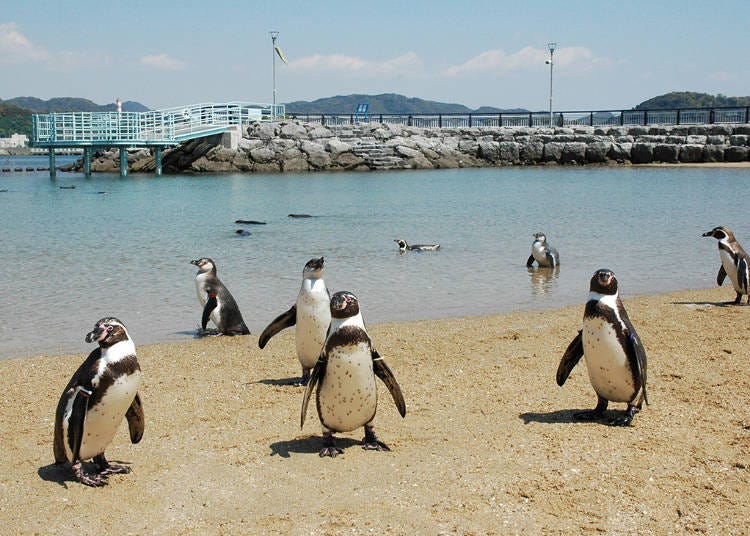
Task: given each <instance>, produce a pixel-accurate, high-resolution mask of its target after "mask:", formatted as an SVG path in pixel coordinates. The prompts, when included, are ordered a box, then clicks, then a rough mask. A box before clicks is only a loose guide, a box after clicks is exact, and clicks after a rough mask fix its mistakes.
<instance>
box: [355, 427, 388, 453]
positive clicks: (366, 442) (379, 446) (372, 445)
mask: <svg viewBox="0 0 750 536" xmlns="http://www.w3.org/2000/svg"><path fill="white" fill-rule="evenodd" d="M362 448H363V449H365V450H379V451H384V450H385V451H389V452H390V450H391V449H390V448H388V445H386V444H385V443H383V442H382V441H380V440H379V439H378V437H377V436H376V435H375V429H374V428H372V427H369V426H365V437H363V438H362Z"/></svg>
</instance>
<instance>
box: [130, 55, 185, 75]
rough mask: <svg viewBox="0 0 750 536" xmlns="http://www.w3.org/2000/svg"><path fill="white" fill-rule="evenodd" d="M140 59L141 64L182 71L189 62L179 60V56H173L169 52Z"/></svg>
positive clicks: (164, 69) (165, 69)
mask: <svg viewBox="0 0 750 536" xmlns="http://www.w3.org/2000/svg"><path fill="white" fill-rule="evenodd" d="M139 61H140V63H141V65H145V66H146V67H152V68H154V69H160V70H163V71H181V70H183V69H185V68H187V66H188V64H187V62H185V61H182V60H178V59H177V58H172V57H170V56H168V55H167V54H152V55H149V56H143V57H142V58H141V59H140V60H139Z"/></svg>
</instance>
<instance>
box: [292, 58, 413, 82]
mask: <svg viewBox="0 0 750 536" xmlns="http://www.w3.org/2000/svg"><path fill="white" fill-rule="evenodd" d="M423 67H424V66H423V64H422V60H420V59H419V56H417V54H416V53H414V52H407V53H406V54H402V55H401V56H396V57H395V58H391V59H387V60H383V61H373V60H367V59H364V58H358V57H356V56H347V55H344V54H328V55H323V54H314V55H312V56H305V57H302V58H298V59H294V60H291V61H290V62H289V68H291V69H296V70H315V71H329V72H332V71H340V72H343V73H351V72H356V73H357V74H359V75H369V76H384V75H400V74H413V73H414V72H415V71H422V70H423Z"/></svg>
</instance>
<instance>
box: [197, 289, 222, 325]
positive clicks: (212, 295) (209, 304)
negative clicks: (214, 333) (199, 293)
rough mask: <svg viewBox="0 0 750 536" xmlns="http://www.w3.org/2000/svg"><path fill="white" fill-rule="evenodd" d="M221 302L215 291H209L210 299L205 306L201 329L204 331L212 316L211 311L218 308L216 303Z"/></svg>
mask: <svg viewBox="0 0 750 536" xmlns="http://www.w3.org/2000/svg"><path fill="white" fill-rule="evenodd" d="M218 303H219V302H218V301H217V300H216V293H215V292H209V293H208V299H207V300H206V305H205V307H203V318H201V329H202V330H203V331H206V326H207V325H208V319H209V318H211V313H212V312H213V310H214V309H216V305H217V304H218Z"/></svg>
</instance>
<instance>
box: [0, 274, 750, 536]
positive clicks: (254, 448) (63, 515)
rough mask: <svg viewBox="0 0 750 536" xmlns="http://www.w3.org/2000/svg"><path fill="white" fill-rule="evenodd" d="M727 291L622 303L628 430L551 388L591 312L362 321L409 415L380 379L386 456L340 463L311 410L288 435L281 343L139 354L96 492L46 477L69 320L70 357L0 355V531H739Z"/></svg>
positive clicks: (749, 438) (208, 344)
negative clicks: (139, 436) (643, 359)
mask: <svg viewBox="0 0 750 536" xmlns="http://www.w3.org/2000/svg"><path fill="white" fill-rule="evenodd" d="M585 296H586V293H585V290H584V291H583V292H582V296H581V299H582V300H584V299H585ZM733 297H734V293H733V292H732V290H731V288H728V287H723V288H716V289H708V290H696V291H680V292H674V293H669V294H661V295H655V296H641V297H632V296H627V295H624V296H623V298H624V303H625V306H626V308H627V309H628V312H629V314H630V317H631V319H632V321H633V323H634V325H635V326H636V328H637V329H638V331H639V334H640V336H641V339H642V341H643V344H644V346H645V347H646V350H647V353H648V359H649V370H648V381H649V383H648V389H649V398H650V401H651V405H650V406H647V407H645V408H644V410H643V411H642V412H640V413H639V414H638V415H636V417H635V419H634V421H633V425H632V426H631V427H629V428H617V427H611V426H608V425H606V424H604V423H579V422H575V421H574V420H573V419H572V414H573V413H574V412H575V411H580V410H582V409H591V408H593V407H594V405H595V403H596V396H595V394H594V392H593V389H592V388H591V386H590V384H589V382H588V377H587V375H586V370H585V365H584V364H583V362H581V363H580V364H579V365H578V367H577V368H576V369H575V370H574V371H573V373H572V375H571V377H570V379H569V380H568V382H567V383H566V384H565V386H563V387H562V388H561V387H558V386H557V385H556V383H555V370H556V368H557V365H558V362H559V359H560V357H561V355H562V353H563V351H564V350H565V348H566V346H567V345H568V343H569V342H570V340H571V339H572V338H573V336H574V335H575V334H576V332H577V330H578V329H579V328H580V324H581V317H582V314H583V304H580V305H576V306H571V307H566V308H562V309H554V310H547V311H536V312H514V313H510V314H502V315H495V316H486V317H476V318H461V319H444V320H435V321H417V322H405V323H394V324H377V325H372V326H370V327H369V331H370V335H371V336H372V338H373V341H374V343H375V345H376V346H377V347H378V349H379V351H380V353H381V355H382V356H383V357H384V358H385V359H386V361H387V362H388V364H389V366H390V368H391V369H392V370H393V372H394V374H395V376H396V378H397V379H398V381H399V383H400V384H401V387H402V390H403V393H404V396H405V398H406V403H407V415H406V418H405V419H402V418H401V417H400V416H399V415H398V413H397V411H396V408H395V406H394V404H393V402H392V400H391V399H390V396H389V395H388V392H387V390H386V389H385V387H384V386H383V385H382V384H379V387H378V388H379V393H380V404H379V408H378V415H377V419H376V426H377V431H378V435H379V437H380V439H381V440H382V441H384V442H385V443H387V444H388V445H389V446H390V447H391V449H392V451H391V452H371V451H364V450H362V449H361V448H360V446H359V442H360V440H361V438H362V431H361V430H357V431H355V432H352V433H349V434H340V435H339V436H338V437H339V438H340V440H339V444H340V446H342V447H343V448H344V450H345V452H344V454H343V455H340V456H339V457H337V458H335V459H330V458H325V459H324V458H320V457H319V456H318V450H319V449H320V447H321V437H320V426H319V423H318V419H317V414H316V412H315V407H314V404H311V407H310V411H309V412H308V415H307V421H306V422H305V425H304V428H303V429H302V430H300V428H299V414H300V406H301V402H302V394H303V390H302V388H301V387H297V386H293V385H289V384H288V382H289V381H290V380H291V379H293V378H295V377H297V376H298V375H299V372H300V371H299V364H298V362H297V360H296V357H295V353H294V336H293V335H294V334H293V331H292V330H287V331H285V332H283V333H282V334H280V335H278V336H277V337H276V338H274V339H273V340H272V341H271V343H270V344H269V345H268V346H267V347H266V349H265V350H262V351H261V350H259V349H258V346H257V334H254V335H249V336H244V337H235V338H227V337H218V338H206V339H201V340H196V341H193V342H188V343H184V344H165V345H152V346H139V347H138V357H139V361H140V364H141V368H142V370H143V383H142V388H141V397H142V399H143V403H144V407H145V412H146V433H145V436H144V439H143V440H142V441H141V443H139V444H137V445H131V444H130V442H129V439H128V434H127V427H126V425H125V423H123V425H122V427H121V430H120V431H119V432H118V434H117V436H116V437H115V439H114V441H113V443H112V445H111V446H110V447H109V449H108V450H107V457H108V458H109V460H110V461H113V462H121V463H124V464H127V465H128V466H130V467H131V468H132V473H131V474H128V475H114V476H112V477H110V479H109V485H108V486H106V487H104V488H99V489H93V488H87V487H85V486H83V485H81V484H79V483H78V482H76V481H75V480H74V478H73V475H72V472H71V470H70V467H69V466H67V465H66V466H62V467H58V466H54V465H53V464H52V462H53V457H52V437H53V418H54V410H55V406H56V404H57V400H58V397H59V396H60V392H61V390H62V389H63V387H64V386H65V384H66V382H67V381H68V379H69V377H70V375H71V374H72V372H73V371H74V370H75V369H76V367H77V366H78V365H79V364H80V363H81V361H82V360H83V358H84V357H85V355H86V354H87V353H88V352H89V351H91V350H92V349H93V346H91V345H86V344H85V343H84V342H83V337H84V335H85V333H86V332H87V331H89V330H90V329H91V326H90V325H86V326H81V328H80V330H81V334H80V336H81V353H80V354H77V355H70V356H30V357H25V358H22V359H10V360H4V361H0V389H2V392H3V393H4V396H3V397H2V398H1V399H0V404H1V405H2V436H3V446H4V448H3V449H2V451H1V452H0V457H1V460H2V461H1V462H0V467H2V473H1V476H0V488H1V489H2V494H1V495H0V523H2V526H3V532H4V533H6V534H63V533H65V534H71V533H74V534H369V533H389V534H514V533H521V534H579V533H603V534H683V533H705V534H747V531H748V522H749V520H750V499H749V497H750V371H749V367H748V364H749V363H750V344H748V339H749V338H750V331H748V329H747V324H748V322H747V319H748V318H749V317H748V315H750V308H746V307H734V306H723V301H724V300H728V299H732V298H733ZM363 311H364V315H365V320H367V309H366V304H363ZM113 313H115V312H113ZM95 320H97V319H95V318H92V319H91V324H92V325H93V323H94V321H95ZM123 320H124V321H125V322H126V323H127V319H125V318H123ZM131 335H132V337H133V338H134V339H135V341H136V344H137V342H138V334H137V333H132V334H131ZM610 408H611V409H614V410H617V411H621V410H623V409H624V404H611V405H610Z"/></svg>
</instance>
